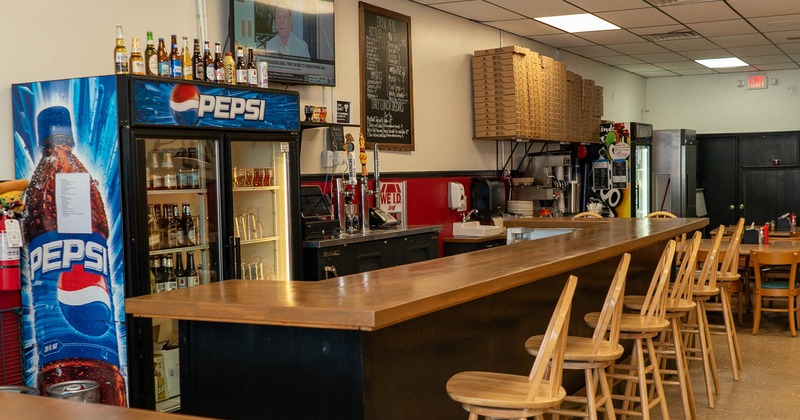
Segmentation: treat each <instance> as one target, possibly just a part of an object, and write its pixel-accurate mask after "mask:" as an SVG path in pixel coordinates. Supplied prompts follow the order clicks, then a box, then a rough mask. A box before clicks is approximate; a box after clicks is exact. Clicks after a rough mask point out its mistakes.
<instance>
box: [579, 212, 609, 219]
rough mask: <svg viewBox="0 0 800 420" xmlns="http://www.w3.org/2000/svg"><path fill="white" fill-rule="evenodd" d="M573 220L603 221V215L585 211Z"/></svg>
mask: <svg viewBox="0 0 800 420" xmlns="http://www.w3.org/2000/svg"><path fill="white" fill-rule="evenodd" d="M572 218H573V219H587V218H589V219H602V218H603V215H601V214H600V213H595V212H593V211H585V212H582V213H578V214H576V215H574V216H572Z"/></svg>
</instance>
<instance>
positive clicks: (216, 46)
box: [214, 42, 225, 83]
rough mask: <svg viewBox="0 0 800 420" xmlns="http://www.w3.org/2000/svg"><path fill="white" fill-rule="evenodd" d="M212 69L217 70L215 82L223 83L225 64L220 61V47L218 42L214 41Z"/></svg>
mask: <svg viewBox="0 0 800 420" xmlns="http://www.w3.org/2000/svg"><path fill="white" fill-rule="evenodd" d="M214 70H216V71H217V78H216V82H217V83H225V65H224V64H223V63H222V47H220V45H219V42H215V43H214Z"/></svg>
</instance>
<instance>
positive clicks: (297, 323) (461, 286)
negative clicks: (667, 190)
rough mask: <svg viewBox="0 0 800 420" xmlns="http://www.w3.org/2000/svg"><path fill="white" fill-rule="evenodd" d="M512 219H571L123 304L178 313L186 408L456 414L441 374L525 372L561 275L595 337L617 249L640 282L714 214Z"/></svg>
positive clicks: (577, 315) (340, 415) (632, 284)
mask: <svg viewBox="0 0 800 420" xmlns="http://www.w3.org/2000/svg"><path fill="white" fill-rule="evenodd" d="M509 224H510V225H512V224H513V225H514V226H525V227H542V226H545V227H576V230H575V231H574V232H571V233H567V234H563V235H559V236H553V237H549V238H544V239H538V240H535V241H530V242H520V243H516V244H512V245H506V246H501V247H496V248H491V249H485V250H481V251H475V252H471V253H467V254H460V255H454V256H451V257H444V258H439V259H435V260H430V261H424V262H420V263H415V264H409V265H404V266H398V267H392V268H387V269H381V270H376V271H372V272H367V273H361V274H354V275H350V276H345V277H338V278H333V279H329V280H322V281H318V282H291V281H290V282H280V281H277V282H274V281H241V280H228V281H224V282H219V283H213V284H208V285H203V286H197V287H192V288H187V289H179V290H175V291H171V292H167V293H161V294H155V295H149V296H142V297H136V298H131V299H127V300H126V303H125V306H126V312H128V313H130V314H133V315H134V316H138V317H156V318H174V319H178V320H180V321H181V322H180V332H181V390H182V397H181V401H182V407H183V410H182V412H183V413H187V414H194V415H203V416H212V417H226V418H247V417H257V416H262V417H263V416H285V417H287V418H300V417H313V418H331V419H360V418H371V419H395V418H397V419H405V418H432V416H435V417H436V418H454V419H455V418H458V419H461V418H464V417H465V416H466V413H465V412H464V411H463V410H462V409H461V408H460V406H459V405H458V404H456V403H454V402H452V401H451V400H450V399H449V398H448V397H447V394H446V392H445V389H444V384H445V382H446V381H447V379H448V378H449V377H450V376H451V375H453V374H454V373H456V372H458V371H461V370H490V371H498V372H514V373H522V374H524V373H525V372H527V371H528V370H529V369H530V366H531V364H532V362H533V359H532V358H531V357H530V356H528V355H527V353H526V352H525V350H524V347H523V343H524V341H525V339H526V338H527V337H529V336H530V335H534V334H539V333H542V332H543V331H544V330H545V328H546V324H547V321H548V320H549V317H550V314H551V312H552V309H553V306H554V305H555V301H556V300H557V299H558V295H559V292H560V290H561V287H562V286H563V284H564V282H565V281H566V277H567V274H576V275H577V276H578V278H579V289H578V292H577V293H576V297H575V299H574V301H573V302H574V303H573V314H574V315H573V316H572V317H571V326H570V333H571V334H580V335H584V334H585V335H591V332H590V330H589V329H588V327H586V326H584V325H583V320H582V318H583V314H584V313H586V312H589V311H594V310H599V309H600V307H601V306H602V303H603V302H602V301H603V298H604V296H605V294H606V289H607V287H608V284H609V283H610V281H611V277H612V275H613V272H614V269H615V268H616V265H617V263H618V262H619V256H621V255H622V254H623V253H625V252H630V253H631V254H633V257H632V262H631V269H630V270H629V276H628V285H627V288H626V292H627V293H633V292H641V291H643V290H646V287H647V284H648V282H649V279H650V276H651V275H652V269H653V267H654V266H655V261H656V260H657V258H658V256H659V255H660V254H661V251H662V249H663V245H664V243H665V242H666V241H667V240H669V239H671V238H672V237H674V236H676V235H679V234H681V233H684V232H691V231H694V230H698V229H702V228H703V227H704V226H706V225H707V224H708V220H707V219H616V220H606V219H603V220H591V221H590V220H581V221H573V220H570V219H552V220H545V219H517V220H514V221H513V223H509ZM576 383H577V382H576ZM209 384H213V385H209ZM565 386H566V387H571V386H572V384H571V383H570V379H569V378H565Z"/></svg>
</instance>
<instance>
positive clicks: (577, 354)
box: [525, 254, 631, 420]
mask: <svg viewBox="0 0 800 420" xmlns="http://www.w3.org/2000/svg"><path fill="white" fill-rule="evenodd" d="M630 262H631V255H630V254H624V255H623V256H622V260H620V262H619V265H618V266H617V270H616V272H615V274H614V279H613V280H612V281H611V286H610V287H609V289H608V294H606V300H605V303H603V309H602V311H601V312H600V318H599V320H598V322H597V326H596V327H595V329H594V334H592V336H591V337H576V336H568V337H567V347H566V350H565V351H564V369H570V370H582V371H583V372H584V379H585V380H586V396H585V397H583V396H570V395H568V396H567V397H565V398H564V401H569V402H574V403H578V404H581V405H585V407H584V408H585V409H584V411H578V410H572V409H566V408H564V407H561V408H554V409H551V410H549V411H548V413H549V414H553V415H564V416H571V417H588V418H590V419H592V420H596V419H597V410H598V407H601V406H605V410H606V414H607V416H608V417H610V418H615V413H614V404H613V402H612V400H611V390H610V388H609V386H608V379H607V378H606V368H607V367H608V366H610V365H611V364H613V363H614V361H615V360H617V359H618V358H619V357H620V356H622V353H623V351H624V349H623V347H622V346H621V345H620V344H619V322H620V317H621V315H622V298H623V296H624V294H625V278H626V276H627V275H628V266H629V265H630ZM606 332H608V338H607V339H606ZM544 339H545V336H543V335H536V336H533V337H531V338H529V339H528V340H527V341H525V349H526V350H528V353H530V354H532V355H533V356H538V355H539V348H540V347H541V345H542V342H543V341H544ZM598 384H599V386H600V392H601V395H600V397H598V396H597V391H598V389H597V387H598Z"/></svg>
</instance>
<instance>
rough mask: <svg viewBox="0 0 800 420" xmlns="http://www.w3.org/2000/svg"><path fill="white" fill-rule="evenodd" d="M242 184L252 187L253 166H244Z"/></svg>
mask: <svg viewBox="0 0 800 420" xmlns="http://www.w3.org/2000/svg"><path fill="white" fill-rule="evenodd" d="M244 186H245V187H252V186H253V168H245V172H244Z"/></svg>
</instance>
